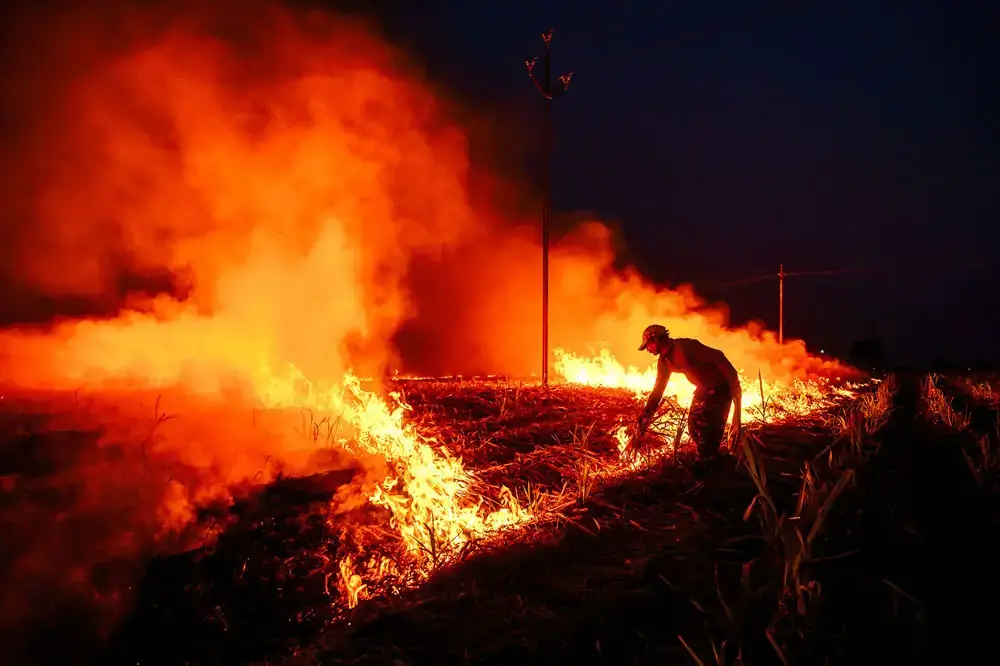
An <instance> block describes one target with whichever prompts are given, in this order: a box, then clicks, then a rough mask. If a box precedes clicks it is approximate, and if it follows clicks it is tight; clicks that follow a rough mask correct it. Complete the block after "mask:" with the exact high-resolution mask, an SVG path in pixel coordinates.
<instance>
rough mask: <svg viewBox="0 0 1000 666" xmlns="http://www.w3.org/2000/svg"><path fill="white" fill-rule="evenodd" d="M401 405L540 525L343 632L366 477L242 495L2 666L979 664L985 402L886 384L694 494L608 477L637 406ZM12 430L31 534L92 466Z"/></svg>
mask: <svg viewBox="0 0 1000 666" xmlns="http://www.w3.org/2000/svg"><path fill="white" fill-rule="evenodd" d="M400 388H401V389H402V390H403V392H404V393H405V399H406V402H407V403H408V404H410V405H411V406H412V407H413V411H412V413H411V416H410V418H411V419H412V420H413V421H415V422H416V423H418V424H421V427H424V428H426V429H428V430H429V429H431V428H435V427H436V428H438V429H439V431H438V432H437V433H436V434H438V436H440V437H441V438H442V441H446V442H447V444H448V446H449V447H450V448H451V449H452V450H453V452H454V453H455V454H456V455H461V456H462V458H463V460H464V462H465V464H466V466H467V467H468V468H470V469H473V470H475V471H476V475H477V477H478V478H479V479H480V480H481V482H482V484H481V485H482V488H483V489H498V488H500V487H501V486H503V485H506V486H508V487H510V488H514V489H517V491H516V492H518V493H520V494H519V496H518V499H519V500H520V501H521V502H522V503H525V504H527V505H530V504H531V503H532V502H533V501H536V500H537V498H539V497H545V498H548V500H549V502H548V504H547V506H548V507H549V509H548V511H549V515H548V516H547V519H546V520H544V521H542V522H541V523H538V524H536V525H534V526H531V527H529V528H527V529H526V530H524V531H523V532H521V533H519V534H517V535H516V538H515V535H510V537H509V538H507V537H505V539H506V543H504V544H502V545H501V546H499V547H497V546H496V545H495V544H470V547H469V548H467V549H466V550H465V552H464V553H463V555H462V561H460V562H458V563H457V564H451V565H449V566H445V567H442V568H441V569H440V570H439V571H437V572H436V573H435V574H434V575H432V577H431V579H430V580H429V581H427V582H426V583H425V584H423V585H421V586H420V587H418V588H416V589H410V590H405V591H401V592H398V593H396V594H392V595H386V596H380V595H379V590H373V592H372V596H373V597H374V598H371V599H368V600H365V601H362V602H361V603H360V605H359V606H358V607H357V608H355V609H353V610H347V609H346V608H345V607H344V605H343V603H342V601H341V600H340V599H339V593H338V590H337V589H336V586H335V575H336V555H337V553H338V550H339V549H340V546H341V545H342V544H341V540H343V539H348V538H353V537H352V536H351V535H350V534H349V533H348V532H347V531H345V530H343V529H341V524H342V523H345V522H354V523H364V524H367V525H370V526H371V529H373V530H377V529H380V526H385V525H387V523H388V516H387V515H384V513H385V512H383V511H382V510H379V509H375V508H372V507H370V506H358V507H355V508H352V509H351V510H350V511H348V512H346V513H343V514H341V515H339V516H337V517H334V518H331V516H330V515H329V507H330V504H331V500H332V499H333V498H334V497H335V496H336V493H337V491H338V489H340V488H342V487H343V486H345V485H346V484H349V483H351V482H352V480H353V479H354V478H355V476H356V474H357V473H359V472H358V470H356V469H351V468H346V469H341V470H338V471H334V472H329V473H327V474H322V475H315V476H311V477H307V478H282V479H279V480H278V481H276V482H274V483H271V484H268V485H266V486H257V487H247V488H245V489H243V490H242V491H241V492H240V493H238V497H237V500H236V502H235V503H234V504H233V506H232V507H229V508H225V507H216V508H212V507H206V508H205V509H204V510H203V511H202V512H201V515H200V516H199V524H201V525H202V526H212V525H214V526H215V528H214V529H216V531H217V532H218V538H217V540H215V541H214V542H213V543H212V545H211V546H205V547H200V548H197V549H194V550H188V551H184V552H180V553H178V554H175V555H170V556H157V555H156V554H155V553H154V552H153V549H152V547H151V546H149V545H148V544H146V545H141V544H140V546H136V547H135V548H132V549H130V550H127V551H121V553H120V555H119V556H118V557H117V559H116V558H114V557H104V558H102V557H99V556H97V555H93V554H91V555H90V557H89V559H86V563H87V565H88V566H87V567H86V570H85V574H86V577H85V579H82V580H81V581H80V584H79V585H78V586H77V587H76V588H74V590H73V592H74V595H68V596H67V595H66V594H63V595H61V596H60V595H55V594H52V595H49V596H48V597H47V596H46V595H45V594H44V593H43V592H44V591H39V590H35V593H36V596H35V597H33V598H32V599H31V600H32V602H33V603H34V604H35V608H34V612H33V613H32V614H31V615H30V616H28V617H27V618H24V617H22V618H21V623H20V625H18V626H16V627H12V628H11V630H10V632H9V633H8V634H7V636H5V638H6V639H7V640H5V645H6V646H7V648H8V649H12V650H15V651H12V652H11V653H10V657H11V663H61V664H68V663H87V662H90V663H141V664H175V663H201V664H247V663H305V664H313V663H321V664H339V663H365V664H382V663H386V664H399V663H414V664H438V663H484V664H485V663H515V662H516V663H552V662H554V661H562V660H566V661H567V662H583V663H664V662H667V663H674V662H676V663H698V660H701V661H702V662H703V663H714V662H715V661H716V659H718V660H719V661H720V662H724V663H736V662H737V660H738V659H742V660H743V663H750V664H768V663H781V662H782V661H783V660H784V661H787V663H850V662H855V661H857V660H858V659H859V658H860V656H864V657H866V658H870V657H872V656H879V657H886V658H892V659H895V660H904V661H912V660H915V659H919V657H920V656H921V654H923V653H924V651H925V650H926V649H927V648H929V647H935V646H943V647H945V648H946V649H948V650H949V651H950V652H951V653H952V654H953V655H954V656H956V657H959V658H961V657H962V656H964V654H960V653H964V652H968V653H969V654H972V653H974V652H975V651H977V650H979V649H984V646H983V645H982V643H983V641H984V640H985V639H984V638H982V637H983V636H986V635H987V634H984V633H980V630H981V629H983V628H985V627H983V623H984V622H985V621H986V615H984V614H982V613H981V612H980V611H979V610H978V609H976V608H975V607H974V604H970V603H969V602H970V601H972V602H975V601H976V600H979V601H980V602H981V603H988V601H986V600H988V599H990V598H992V597H993V595H995V593H996V591H997V579H996V575H995V573H994V572H993V569H994V567H993V566H992V564H991V560H992V559H995V556H996V547H995V546H993V545H992V543H991V539H990V537H991V535H992V533H993V531H994V530H995V529H996V527H997V522H998V520H1000V503H998V499H997V498H998V497H1000V495H998V489H1000V473H998V472H1000V455H998V451H1000V441H998V439H1000V421H998V416H997V408H996V393H995V391H994V389H992V388H990V386H989V385H988V383H986V382H979V381H971V380H965V379H961V378H956V379H946V378H941V377H928V376H926V375H899V376H896V377H893V378H892V379H891V381H889V382H886V383H885V384H883V385H882V388H881V389H880V390H874V389H873V390H872V391H871V392H870V393H866V394H863V395H861V396H860V397H859V398H858V399H857V400H856V401H853V402H844V403H843V404H838V405H835V406H833V407H831V408H830V409H828V410H826V411H825V412H823V413H821V414H818V415H816V416H815V417H812V418H809V419H799V420H795V421H791V422H786V423H783V424H772V423H770V422H769V421H770V419H769V417H768V414H766V413H765V414H762V417H763V418H762V419H761V420H760V421H758V422H757V423H753V424H751V427H750V436H749V437H748V438H747V440H746V441H745V442H744V443H743V445H742V446H741V450H740V451H739V460H740V463H739V465H738V466H737V464H736V463H735V461H734V462H733V464H732V465H726V466H718V467H717V468H715V469H712V470H709V471H708V472H706V473H703V474H693V473H692V470H691V464H690V463H691V460H690V456H689V455H688V454H687V453H686V452H685V451H684V450H682V451H681V452H680V454H679V455H677V456H667V457H665V458H662V459H660V460H658V461H654V462H653V463H652V464H651V465H650V466H648V467H647V468H645V469H643V470H642V471H639V472H636V473H633V474H630V475H626V476H621V477H619V476H614V475H609V474H607V472H608V470H610V469H611V468H612V467H613V465H614V464H615V462H616V461H617V459H618V449H617V442H616V441H615V440H614V438H613V437H612V436H611V434H610V433H611V432H612V431H613V429H614V427H615V426H616V425H617V423H618V420H619V418H621V417H628V418H630V417H631V416H632V415H633V414H634V411H635V408H636V406H635V405H636V403H635V399H634V398H633V397H632V396H631V395H630V394H628V393H626V392H621V391H616V390H595V389H584V388H570V387H559V388H554V389H552V390H550V391H543V390H541V389H539V388H535V387H524V386H519V385H516V384H512V383H509V382H501V381H492V382H458V381H456V382H428V381H425V382H404V383H401V385H400ZM6 407H7V409H6V412H5V414H6V417H5V418H6V419H7V421H8V422H7V426H8V431H9V432H10V433H15V432H17V431H16V429H15V421H16V419H15V416H16V417H17V418H18V419H25V420H26V421H22V424H23V423H25V422H27V421H30V420H31V419H34V420H37V421H39V424H36V425H35V426H33V427H31V428H28V429H26V430H25V429H22V431H20V432H21V433H22V436H21V437H20V438H18V437H14V438H12V439H11V441H9V442H8V443H7V444H6V445H5V448H4V451H5V454H4V457H3V464H4V469H3V470H2V473H3V474H4V479H5V481H4V495H3V500H4V505H3V513H4V516H5V522H6V523H7V526H10V527H16V526H21V529H23V526H24V525H25V521H24V520H23V516H21V517H20V518H19V517H18V516H19V515H20V514H19V512H22V511H24V510H25V506H37V505H38V503H39V501H40V500H39V499H38V497H37V496H35V497H34V498H33V503H29V504H25V502H26V501H27V498H26V497H25V495H24V494H23V493H24V492H25V491H23V490H21V489H22V488H24V487H27V486H26V485H25V483H24V479H25V477H26V476H32V475H33V476H34V478H45V477H46V476H48V477H53V476H57V475H58V470H59V469H60V468H66V467H71V466H73V465H74V464H79V461H80V460H82V459H86V460H91V459H92V458H89V457H88V456H92V455H93V454H92V453H91V454H87V453H86V451H88V448H87V447H88V444H87V442H88V439H87V435H86V433H68V432H67V431H61V432H60V431H49V432H44V428H42V427H41V426H40V423H41V421H42V420H44V416H43V415H39V414H35V415H34V416H31V415H27V414H20V413H19V412H17V411H16V410H15V409H13V408H12V406H11V405H10V404H8V405H7V406H6ZM35 411H38V410H35ZM441 423H447V424H448V430H447V431H441V430H440V424H441ZM435 424H436V425H435ZM29 431H30V432H31V433H33V439H32V440H31V443H30V445H29V443H28V442H27V441H26V440H25V437H24V436H23V433H24V432H29ZM39 432H43V434H41V435H39V434H37V433H39ZM46 447H49V448H46ZM73 451H76V452H77V453H75V454H74V453H73ZM105 455H110V454H109V453H108V452H107V451H105ZM81 456H82V457H81ZM60 461H61V462H60ZM602 472H604V473H605V476H602ZM804 477H805V479H806V480H805V481H804V480H803V479H804ZM529 483H530V490H526V488H528V487H529V485H528V484H529ZM32 487H34V488H38V487H40V486H38V485H37V484H36V485H35V486H32ZM48 488H49V490H48V491H47V492H49V493H50V496H49V497H50V500H51V502H54V503H56V504H58V502H57V500H58V497H57V495H58V492H57V490H58V488H55V489H53V485H52V484H49V486H48ZM36 492H41V491H36ZM62 492H63V493H65V492H68V491H67V490H66V489H65V488H63V490H62ZM486 495H487V496H486V498H485V499H484V501H486V502H489V501H491V499H493V498H491V497H490V492H486ZM532 495H533V496H534V498H533V496H532ZM553 498H559V500H558V501H552V499H553ZM65 501H69V500H68V499H66V500H65ZM19 503H20V504H21V505H20V506H19ZM541 504H542V502H538V505H539V506H541ZM123 505H124V503H123ZM55 515H58V512H56V514H55ZM41 517H42V518H44V516H41ZM35 529H36V530H37V531H39V532H44V530H45V526H44V524H43V523H41V522H39V523H38V524H36V525H35ZM80 529H86V521H84V522H83V523H82V524H81V527H80ZM5 532H7V533H9V534H14V535H15V538H18V534H17V533H16V532H15V531H13V529H12V530H7V529H5ZM20 537H21V538H27V537H25V536H24V535H20ZM480 546H481V547H480ZM16 552H17V547H16V545H15V548H12V549H10V555H9V556H8V555H5V556H4V557H5V565H6V564H7V563H9V562H11V561H13V559H14V556H15V554H16ZM81 557H82V556H81ZM5 569H7V567H6V566H5ZM122 572H127V573H122ZM81 575H83V574H81ZM131 585H134V589H133V590H132V591H131V593H129V592H127V587H129V586H131ZM23 588H24V585H23V584H21V585H20V586H19V587H18V588H17V589H23ZM115 595H117V597H116V598H118V597H120V598H122V599H124V600H125V602H127V603H126V604H125V606H127V607H128V608H129V609H130V611H129V613H128V615H127V617H126V618H125V619H124V620H120V619H119V621H117V622H115V623H114V624H113V625H112V624H106V623H102V622H99V621H97V619H96V618H100V617H101V616H100V614H98V613H95V612H94V610H93V609H94V606H93V603H94V601H93V600H94V598H100V599H104V598H106V597H109V596H115ZM983 597H985V598H986V600H984V599H983ZM66 599H70V601H66ZM102 634H104V635H105V636H106V638H104V639H100V638H99V636H101V635H102ZM56 636H58V637H59V638H58V640H54V637H56ZM873 653H875V654H873Z"/></svg>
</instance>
